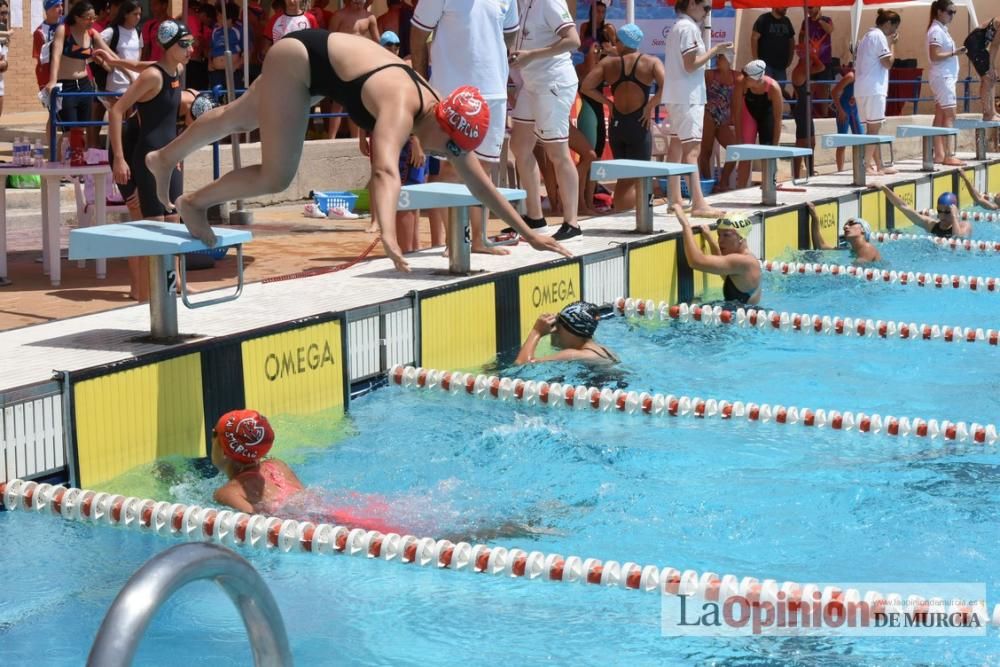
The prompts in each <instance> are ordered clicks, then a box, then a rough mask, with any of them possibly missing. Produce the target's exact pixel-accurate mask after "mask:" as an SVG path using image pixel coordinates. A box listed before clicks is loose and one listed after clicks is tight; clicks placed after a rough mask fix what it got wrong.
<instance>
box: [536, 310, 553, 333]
mask: <svg viewBox="0 0 1000 667" xmlns="http://www.w3.org/2000/svg"><path fill="white" fill-rule="evenodd" d="M532 328H533V329H534V330H535V331H536V332H537V333H538V335H539V336H548V335H549V334H550V333H552V332H553V331H555V328H556V316H555V315H553V314H552V313H542V314H541V315H539V316H538V319H537V320H535V326H534V327H532Z"/></svg>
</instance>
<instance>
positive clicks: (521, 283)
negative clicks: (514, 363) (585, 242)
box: [518, 262, 583, 341]
mask: <svg viewBox="0 0 1000 667" xmlns="http://www.w3.org/2000/svg"><path fill="white" fill-rule="evenodd" d="M582 298H583V289H582V285H581V284H580V264H579V262H572V263H570V264H565V265H563V266H557V267H554V268H551V269H544V270H542V271H532V272H530V273H522V274H521V275H520V276H519V277H518V304H519V305H520V312H519V315H520V322H521V325H520V334H519V339H518V340H519V341H523V340H524V339H525V337H526V336H527V335H528V332H529V331H531V327H533V326H534V325H535V320H536V319H538V316H539V315H541V314H542V313H558V312H559V311H560V310H562V308H563V306H567V305H569V304H571V303H573V302H574V301H580V300H581V299H582Z"/></svg>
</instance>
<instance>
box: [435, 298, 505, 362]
mask: <svg viewBox="0 0 1000 667" xmlns="http://www.w3.org/2000/svg"><path fill="white" fill-rule="evenodd" d="M456 313H461V314H462V315H461V326H456V319H455V314H456ZM496 354H497V313H496V290H495V288H494V285H493V283H489V284H486V285H479V286H477V287H470V288H468V289H463V290H459V291H457V292H448V293H447V294H441V295H439V296H432V297H430V298H428V299H425V300H422V301H421V302H420V359H421V363H422V364H423V365H424V366H425V367H427V368H444V369H449V370H453V369H454V370H458V369H463V368H473V367H476V366H482V365H483V364H486V363H489V362H490V361H492V360H493V359H494V358H496Z"/></svg>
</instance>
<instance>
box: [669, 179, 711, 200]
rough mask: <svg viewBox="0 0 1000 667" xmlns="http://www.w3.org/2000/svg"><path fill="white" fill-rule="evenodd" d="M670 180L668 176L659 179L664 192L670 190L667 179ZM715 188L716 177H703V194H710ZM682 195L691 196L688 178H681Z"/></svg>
mask: <svg viewBox="0 0 1000 667" xmlns="http://www.w3.org/2000/svg"><path fill="white" fill-rule="evenodd" d="M668 180H669V179H666V178H661V179H659V181H660V189H662V190H663V192H664V193H666V192H668V189H667V181H668ZM714 189H715V179H714V178H703V179H701V194H703V195H705V196H706V197H707V196H708V195H710V194H712V190H714ZM681 197H684V198H690V197H691V195H690V193H688V186H687V179H685V178H682V179H681Z"/></svg>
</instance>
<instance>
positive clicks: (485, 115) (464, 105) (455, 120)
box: [434, 86, 490, 152]
mask: <svg viewBox="0 0 1000 667" xmlns="http://www.w3.org/2000/svg"><path fill="white" fill-rule="evenodd" d="M434 116H435V117H436V118H437V122H438V124H439V125H440V126H441V129H442V130H444V131H445V134H447V135H448V136H449V137H450V138H451V140H452V141H454V142H455V144H456V145H457V146H458V147H459V148H461V149H462V150H463V151H466V152H469V151H474V150H476V148H478V147H479V144H481V143H483V139H485V138H486V131H487V130H488V129H489V126H490V106H489V105H488V104H487V103H486V100H484V99H483V96H482V94H481V93H480V92H479V89H478V88H476V87H475V86H461V87H460V88H456V89H455V90H453V91H451V94H450V95H448V97H446V98H444V99H443V100H441V101H440V102H439V103H438V105H437V108H436V109H435V110H434Z"/></svg>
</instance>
